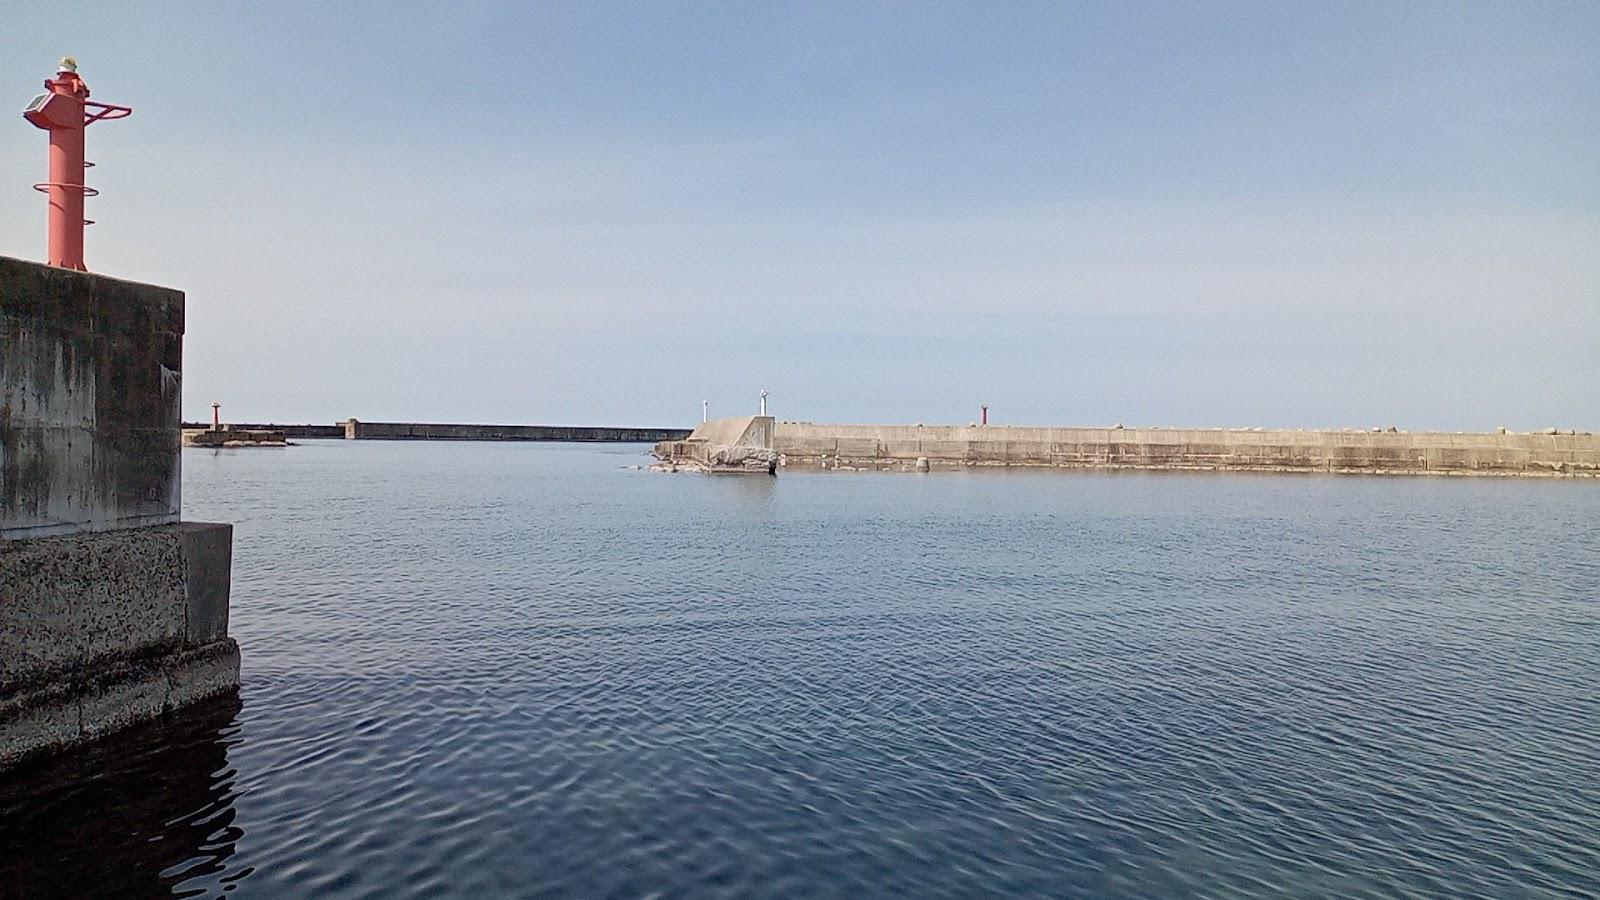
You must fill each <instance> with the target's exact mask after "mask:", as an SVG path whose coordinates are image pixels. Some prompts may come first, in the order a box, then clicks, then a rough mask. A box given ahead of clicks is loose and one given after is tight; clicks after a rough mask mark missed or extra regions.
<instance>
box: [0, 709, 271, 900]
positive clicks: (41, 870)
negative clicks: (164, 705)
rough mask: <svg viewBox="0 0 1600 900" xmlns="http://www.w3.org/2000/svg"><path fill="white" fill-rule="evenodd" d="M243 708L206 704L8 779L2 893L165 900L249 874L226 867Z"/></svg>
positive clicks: (4, 781)
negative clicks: (202, 881)
mask: <svg viewBox="0 0 1600 900" xmlns="http://www.w3.org/2000/svg"><path fill="white" fill-rule="evenodd" d="M239 710H240V704H239V700H238V698H237V697H235V696H229V697H226V698H219V699H216V700H210V701H206V702H204V703H200V704H197V705H195V706H193V707H189V708H187V709H183V710H179V711H177V712H176V713H173V714H172V715H170V716H168V717H167V718H166V719H163V720H161V721H158V722H152V723H149V724H147V725H142V726H139V727H137V728H134V729H131V730H129V731H128V732H125V733H123V734H120V735H117V736H116V737H114V738H112V739H110V740H107V741H103V742H100V743H98V744H94V745H92V746H89V747H86V748H83V749H82V750H79V751H76V752H73V753H70V754H67V755H66V756H63V757H60V758H56V759H51V760H46V761H43V762H40V763H35V764H33V765H30V766H27V767H24V768H22V769H20V770H18V771H15V772H13V773H9V774H7V775H3V776H0V848H3V852H0V897H29V896H61V897H150V896H164V895H166V894H168V893H169V892H173V890H172V889H173V888H174V887H175V886H176V885H179V884H180V883H182V882H185V881H189V880H191V879H195V878H208V879H213V880H214V883H216V884H219V885H223V886H226V885H227V884H229V883H231V882H232V880H233V879H235V878H238V877H243V876H245V875H247V874H249V873H248V871H247V870H241V871H239V872H236V873H230V872H229V871H228V866H229V860H230V859H231V858H232V857H233V855H234V851H235V846H236V844H237V842H238V840H239V837H240V835H241V834H242V833H243V832H241V830H240V829H239V827H238V825H237V824H236V822H235V819H236V815H235V810H234V797H235V793H234V776H235V773H234V770H233V769H232V768H231V767H230V766H229V764H228V748H229V747H230V746H231V745H232V744H233V743H234V742H235V741H236V740H237V734H238V725H237V724H236V722H237V717H238V713H239ZM201 893H204V891H201V890H196V891H195V892H194V893H193V894H191V893H190V892H186V891H183V890H178V891H176V892H175V894H176V896H195V895H199V894H201Z"/></svg>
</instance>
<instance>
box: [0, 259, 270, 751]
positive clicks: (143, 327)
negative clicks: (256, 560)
mask: <svg viewBox="0 0 1600 900" xmlns="http://www.w3.org/2000/svg"><path fill="white" fill-rule="evenodd" d="M183 304H184V297H183V294H182V293H180V292H178V291H174V290H170V289H167V288H160V287H155V286H152V285H146V284H137V283H134V282H129V281H121V280H118V279H114V278H107V277H105V276H102V275H93V274H89V273H85V272H76V271H71V270H66V269H60V268H54V267H50V266H44V265H40V264H37V263H30V262H24V261H21V260H15V259H9V258H4V257H0V329H3V330H0V767H5V766H8V765H11V764H14V763H16V762H18V761H20V760H23V759H26V758H28V757H30V756H33V755H37V754H41V753H45V752H48V751H50V750H52V749H59V748H62V747H66V746H70V745H72V744H76V743H79V742H82V741H86V740H90V739H93V738H97V737H100V736H102V735H105V734H108V733H110V732H113V731H116V730H118V729H120V728H123V727H125V726H128V725H131V724H133V723H135V722H139V721H144V720H147V719H150V718H153V717H157V716H161V715H163V714H165V713H167V712H169V711H171V710H174V709H177V708H180V707H182V706H185V705H187V704H190V703H193V702H195V701H197V700H200V699H203V698H206V697H211V696H215V695H217V694H221V693H227V692H230V691H233V690H235V689H236V688H237V686H238V671H239V669H238V667H239V656H238V646H237V645H236V644H235V643H234V642H233V640H232V639H231V638H229V637H228V634H227V627H228V595H229V584H230V577H231V575H230V570H231V556H232V527H231V526H228V525H215V524H205V523H183V522H180V515H179V513H180V496H179V494H180V480H179V461H180V454H179V404H180V400H181V391H182V368H183V365H182V363H183Z"/></svg>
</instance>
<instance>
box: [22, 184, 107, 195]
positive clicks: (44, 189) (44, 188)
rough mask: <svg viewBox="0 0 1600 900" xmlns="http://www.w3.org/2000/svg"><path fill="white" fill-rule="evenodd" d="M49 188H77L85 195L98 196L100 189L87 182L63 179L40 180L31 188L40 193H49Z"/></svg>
mask: <svg viewBox="0 0 1600 900" xmlns="http://www.w3.org/2000/svg"><path fill="white" fill-rule="evenodd" d="M51 188H77V189H78V190H80V191H83V195H84V196H85V197H98V196H100V190H99V189H98V188H92V187H89V186H88V185H87V184H67V183H66V182H65V181H41V182H39V183H38V184H35V185H34V186H33V189H34V190H36V191H38V192H39V193H41V194H48V193H50V189H51Z"/></svg>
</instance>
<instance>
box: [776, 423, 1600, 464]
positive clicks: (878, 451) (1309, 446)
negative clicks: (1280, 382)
mask: <svg viewBox="0 0 1600 900" xmlns="http://www.w3.org/2000/svg"><path fill="white" fill-rule="evenodd" d="M774 447H775V448H776V449H777V451H778V452H779V453H780V454H782V455H783V456H784V457H785V461H786V462H787V463H792V464H800V465H807V464H809V465H828V466H830V467H849V468H895V469H898V468H901V467H904V466H905V465H906V464H908V463H912V464H914V462H915V461H916V460H917V459H919V458H925V459H927V460H928V461H929V463H930V464H931V465H932V466H934V467H939V466H945V467H948V466H953V465H1002V466H1004V465H1011V466H1056V467H1065V468H1137V469H1197V470H1217V469H1224V470H1265V471H1288V472H1350V473H1355V472H1362V473H1417V474H1470V475H1572V476H1595V475H1600V437H1597V436H1595V435H1592V434H1456V433H1449V432H1393V431H1386V432H1367V431H1288V430H1272V431H1267V430H1253V429H1252V430H1244V429H1240V430H1233V429H1187V428H1023V427H1015V426H987V427H983V426H979V427H961V426H943V425H941V426H921V425H815V424H810V423H797V422H780V423H778V424H777V430H776V434H775V442H774Z"/></svg>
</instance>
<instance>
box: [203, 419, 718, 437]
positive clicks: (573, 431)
mask: <svg viewBox="0 0 1600 900" xmlns="http://www.w3.org/2000/svg"><path fill="white" fill-rule="evenodd" d="M230 424H231V426H232V428H234V429H236V430H250V431H275V432H280V433H282V434H283V436H284V437H286V438H288V439H290V440H294V439H297V438H299V439H315V438H329V439H344V440H362V441H569V442H581V443H594V442H610V443H654V442H656V441H671V440H679V439H681V438H685V437H688V435H689V429H687V428H634V427H611V426H587V425H463V424H447V423H432V422H364V421H361V420H359V419H346V420H344V421H343V422H337V423H334V424H331V425H320V424H305V425H284V424H278V423H230ZM183 427H184V428H187V429H195V428H201V429H203V428H207V427H209V426H208V425H207V424H206V423H203V422H201V423H188V422H186V423H184V425H183Z"/></svg>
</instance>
